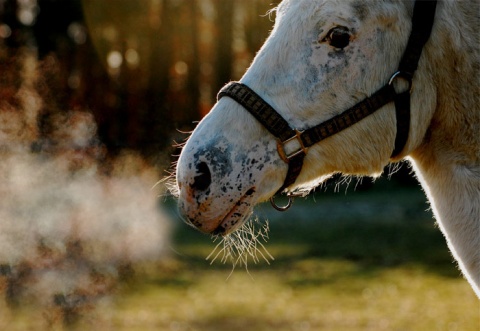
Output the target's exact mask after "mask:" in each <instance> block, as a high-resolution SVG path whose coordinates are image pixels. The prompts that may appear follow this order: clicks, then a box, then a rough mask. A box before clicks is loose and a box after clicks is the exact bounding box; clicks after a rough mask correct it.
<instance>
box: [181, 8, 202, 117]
mask: <svg viewBox="0 0 480 331" xmlns="http://www.w3.org/2000/svg"><path fill="white" fill-rule="evenodd" d="M188 10H189V15H190V19H189V22H190V40H191V42H190V45H191V50H190V63H189V65H188V67H189V70H188V71H189V72H188V81H187V93H188V95H189V96H190V98H191V102H190V104H191V106H190V108H189V109H186V112H185V114H183V116H182V122H190V123H191V121H192V120H198V119H200V111H199V108H200V65H201V64H200V50H199V40H198V30H199V24H198V15H199V13H198V2H197V0H192V1H191V2H189V3H188ZM180 124H183V123H180Z"/></svg>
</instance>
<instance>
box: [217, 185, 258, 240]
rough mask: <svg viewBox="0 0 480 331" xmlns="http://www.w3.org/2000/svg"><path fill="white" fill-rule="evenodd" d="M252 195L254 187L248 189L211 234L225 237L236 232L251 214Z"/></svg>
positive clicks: (252, 205)
mask: <svg viewBox="0 0 480 331" xmlns="http://www.w3.org/2000/svg"><path fill="white" fill-rule="evenodd" d="M254 193H255V188H254V187H252V188H251V189H249V190H248V191H247V192H246V193H245V194H244V195H243V196H242V197H241V198H240V199H239V200H238V201H237V202H236V203H235V205H234V206H233V207H232V209H231V210H230V211H229V212H228V213H227V214H226V215H225V217H224V218H223V219H222V221H221V222H220V225H219V226H218V227H217V228H216V229H215V230H214V231H213V232H212V234H214V235H222V236H226V235H228V234H230V233H232V232H234V231H236V230H238V229H239V228H240V227H241V226H242V225H243V224H244V223H245V221H246V220H247V219H248V217H249V216H250V215H251V214H252V212H253V207H254V204H253V203H252V201H253V196H254Z"/></svg>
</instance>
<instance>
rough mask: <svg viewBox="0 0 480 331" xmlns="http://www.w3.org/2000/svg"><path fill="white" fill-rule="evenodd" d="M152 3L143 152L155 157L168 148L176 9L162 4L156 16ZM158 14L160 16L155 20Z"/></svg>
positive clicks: (168, 2) (165, 3) (164, 3)
mask: <svg viewBox="0 0 480 331" xmlns="http://www.w3.org/2000/svg"><path fill="white" fill-rule="evenodd" d="M158 9H159V8H158V6H156V5H155V3H153V4H152V6H151V8H150V17H149V19H150V43H151V44H150V45H151V52H150V59H149V67H150V72H149V75H150V76H149V81H148V86H147V96H146V97H147V100H148V102H147V105H148V110H147V113H146V116H145V119H144V126H145V132H146V134H145V137H144V139H145V140H144V141H143V145H144V148H147V149H148V150H147V151H145V152H147V154H148V152H149V151H151V152H153V153H155V150H157V151H158V150H160V148H161V147H164V146H166V145H169V144H170V142H167V141H166V140H167V137H168V136H169V130H167V128H169V127H170V126H169V122H171V120H172V113H171V112H172V109H171V108H170V107H169V103H168V102H167V94H168V89H169V78H170V68H171V67H172V62H173V57H172V41H173V34H174V33H175V17H176V13H175V7H174V6H173V4H172V1H170V0H163V1H162V2H161V10H160V13H159V12H158ZM158 14H160V16H159V17H158V16H156V15H158Z"/></svg>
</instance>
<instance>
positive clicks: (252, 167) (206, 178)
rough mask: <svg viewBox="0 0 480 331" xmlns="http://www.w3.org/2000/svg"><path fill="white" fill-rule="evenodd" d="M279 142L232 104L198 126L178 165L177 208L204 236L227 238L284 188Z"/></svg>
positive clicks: (226, 102) (224, 102) (223, 103)
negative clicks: (253, 211)
mask: <svg viewBox="0 0 480 331" xmlns="http://www.w3.org/2000/svg"><path fill="white" fill-rule="evenodd" d="M286 172H287V166H286V164H285V163H284V162H283V161H282V160H281V159H280V157H279V156H278V153H277V144H276V140H275V138H274V137H273V136H272V135H270V134H269V133H268V132H266V131H265V129H263V128H262V127H261V125H260V124H259V123H258V122H257V121H256V120H255V119H253V118H252V117H251V115H250V114H248V113H247V112H245V110H244V109H243V108H241V107H240V106H238V105H237V104H236V103H235V102H234V101H233V100H230V99H228V98H224V99H222V100H220V101H219V102H218V103H217V104H216V105H215V107H214V108H213V109H212V111H211V112H210V113H209V114H208V115H207V116H206V117H205V118H204V119H203V120H202V121H201V122H200V123H199V124H198V126H197V128H196V129H195V131H194V132H193V134H192V136H191V137H190V138H189V139H188V141H187V143H186V145H185V146H184V148H183V150H182V153H181V155H180V158H179V160H178V164H177V172H176V176H177V178H176V179H177V185H178V189H179V199H178V208H179V211H180V213H181V214H182V215H183V216H184V218H185V220H186V221H187V223H190V224H191V225H193V226H195V227H196V228H197V229H199V230H200V231H202V232H205V233H214V234H228V233H230V232H232V231H234V230H236V229H237V228H238V227H239V226H241V225H242V224H243V223H244V221H245V220H246V218H248V216H249V215H250V214H251V213H252V210H253V207H254V206H255V205H256V204H258V203H259V202H261V201H264V200H266V199H268V198H269V197H270V196H272V195H273V194H274V193H275V192H276V190H278V188H280V186H281V185H282V182H283V179H284V177H285V175H286Z"/></svg>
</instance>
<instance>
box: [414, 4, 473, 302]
mask: <svg viewBox="0 0 480 331" xmlns="http://www.w3.org/2000/svg"><path fill="white" fill-rule="evenodd" d="M441 3H442V5H443V6H444V8H443V11H442V12H440V13H439V15H444V17H439V18H438V20H439V21H440V23H439V24H438V28H437V31H436V33H435V35H432V38H433V39H434V40H432V41H433V42H432V46H431V47H430V49H429V50H428V52H427V55H428V63H429V64H430V68H429V69H430V70H429V71H430V72H431V73H432V74H431V78H432V80H433V81H434V84H435V91H436V109H435V111H434V113H433V114H432V119H431V121H430V122H429V126H428V129H427V131H426V134H425V135H424V138H423V139H422V141H421V143H420V145H419V147H418V148H416V150H415V151H414V152H413V153H411V154H410V156H411V159H412V162H413V164H414V167H415V169H416V173H417V175H418V177H419V179H420V181H421V183H422V186H423V187H424V189H425V191H426V193H427V195H428V197H429V200H430V202H431V204H432V209H433V211H434V213H435V216H436V219H437V220H438V223H439V226H440V228H441V230H442V232H443V233H444V235H445V237H446V239H447V241H448V244H449V246H450V249H451V250H452V252H453V254H454V256H455V257H456V258H457V260H458V261H459V265H460V268H461V269H462V270H463V271H464V274H465V275H466V277H467V278H468V280H469V281H470V283H471V284H472V285H473V287H474V289H475V291H476V293H477V295H478V296H479V297H480V235H479V234H480V233H479V232H480V134H479V132H480V111H479V106H478V105H479V104H480V103H479V97H478V81H477V77H478V69H479V60H478V54H479V47H478V43H477V41H476V38H475V36H476V35H477V34H476V31H473V28H475V27H476V26H477V23H476V18H475V17H474V16H472V17H465V16H467V15H468V13H472V14H474V15H475V13H477V12H478V4H476V1H475V4H472V3H468V2H463V1H458V2H457V1H455V2H452V3H450V2H441ZM452 6H458V7H457V8H445V7H452ZM462 6H470V8H469V9H468V10H464V9H465V8H461V7H462ZM475 6H476V7H477V10H474V9H473V8H472V7H475ZM452 9H453V10H452ZM455 13H456V14H457V15H460V13H463V15H464V16H463V17H455ZM448 15H449V16H448ZM469 38H471V39H469Z"/></svg>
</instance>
